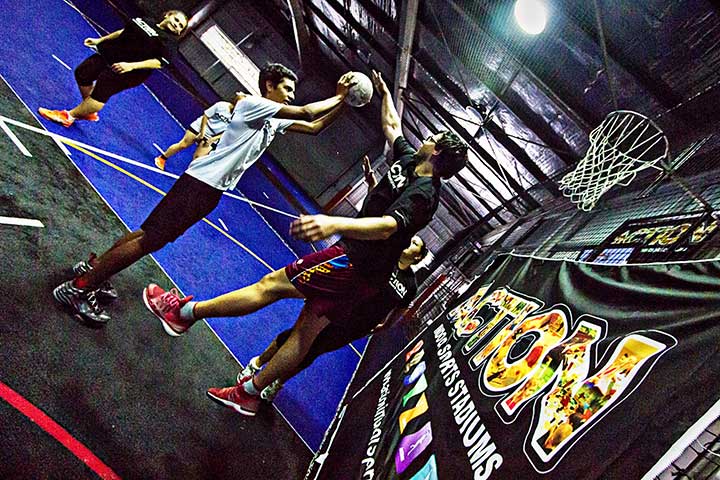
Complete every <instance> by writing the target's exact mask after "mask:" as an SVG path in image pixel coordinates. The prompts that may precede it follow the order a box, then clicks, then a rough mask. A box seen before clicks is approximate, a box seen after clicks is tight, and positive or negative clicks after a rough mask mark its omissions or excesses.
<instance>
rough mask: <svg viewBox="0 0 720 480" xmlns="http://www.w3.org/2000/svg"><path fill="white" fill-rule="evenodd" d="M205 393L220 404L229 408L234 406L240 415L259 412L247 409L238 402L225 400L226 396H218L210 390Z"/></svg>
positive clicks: (248, 415)
mask: <svg viewBox="0 0 720 480" xmlns="http://www.w3.org/2000/svg"><path fill="white" fill-rule="evenodd" d="M205 394H206V395H207V396H208V397H209V398H210V400H212V401H213V402H216V403H219V404H220V405H222V406H224V407H228V408H232V409H233V410H235V411H236V412H238V413H239V414H240V415H245V416H246V417H254V416H255V414H256V413H257V412H253V411H252V410H245V409H244V408H242V407H241V406H240V405H238V404H237V403H233V402H231V401H229V400H225V399H224V398H220V397H216V396H215V395H213V394H212V393H210V392H205Z"/></svg>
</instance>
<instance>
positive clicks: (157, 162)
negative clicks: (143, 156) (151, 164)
mask: <svg viewBox="0 0 720 480" xmlns="http://www.w3.org/2000/svg"><path fill="white" fill-rule="evenodd" d="M166 161H167V160H166V159H165V158H163V157H162V156H160V155H158V156H157V157H155V166H156V167H158V168H159V169H160V170H165V162H166Z"/></svg>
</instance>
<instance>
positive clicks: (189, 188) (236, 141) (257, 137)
mask: <svg viewBox="0 0 720 480" xmlns="http://www.w3.org/2000/svg"><path fill="white" fill-rule="evenodd" d="M296 81H297V77H296V76H295V74H294V73H293V72H292V70H290V69H288V68H287V67H285V66H283V65H280V64H269V65H266V66H265V67H263V68H262V69H261V70H260V79H259V87H260V91H261V93H262V96H261V97H258V96H247V97H245V98H243V99H242V100H240V101H239V102H238V103H237V105H236V106H235V109H234V111H233V115H232V118H231V120H230V124H229V125H228V127H227V129H226V131H225V133H224V134H223V136H222V137H221V138H220V141H219V142H218V145H217V148H216V149H215V150H214V151H213V152H212V153H210V154H209V155H206V156H204V157H200V158H198V159H197V160H195V161H194V162H192V163H191V164H190V166H189V168H188V169H187V170H186V171H185V173H184V174H183V175H181V176H180V178H179V179H178V180H177V182H175V184H174V185H173V186H172V188H171V189H170V191H169V192H168V193H167V195H166V196H165V197H163V199H162V200H161V201H160V203H159V204H158V205H157V206H156V207H155V209H154V210H153V211H152V212H151V213H150V215H149V216H148V218H147V219H146V220H145V222H144V223H143V224H142V225H141V227H140V229H139V230H136V231H134V232H130V233H128V234H126V235H125V236H123V237H122V238H121V239H119V240H118V241H117V242H115V244H114V245H113V246H112V247H111V248H110V249H109V250H108V251H106V252H105V253H103V254H102V255H100V256H99V257H95V256H94V255H91V256H90V259H89V260H88V261H87V262H85V261H82V262H79V263H78V264H76V265H75V267H74V268H73V270H74V271H75V274H76V276H75V278H73V279H71V280H68V281H66V282H64V283H62V284H61V285H59V286H58V287H57V288H55V290H54V291H53V296H54V297H55V299H56V300H57V301H58V302H59V303H61V304H63V305H65V306H67V307H68V309H69V310H70V311H71V312H72V314H73V315H74V316H75V317H78V318H79V319H80V320H81V321H83V322H85V323H86V324H88V325H90V326H100V325H103V324H105V323H107V322H108V321H109V320H110V316H109V315H108V314H107V313H106V312H105V310H104V309H103V308H102V306H101V305H100V301H102V300H103V296H105V297H110V298H112V297H114V296H116V294H114V290H113V289H112V287H111V286H109V283H108V281H109V279H110V277H111V276H112V275H114V274H116V273H118V272H120V271H122V270H124V269H125V268H127V267H129V266H130V265H132V264H134V263H135V262H137V261H138V260H140V259H141V258H142V257H144V256H145V255H148V254H150V253H152V252H154V251H156V250H159V249H160V248H162V247H163V246H165V245H166V244H167V243H170V242H173V241H174V240H175V239H177V238H178V237H179V236H180V235H182V234H183V233H184V232H185V230H187V229H188V228H190V227H191V226H192V225H194V224H195V223H197V222H199V221H200V220H201V219H202V218H203V217H205V216H206V215H208V214H209V213H210V212H212V211H213V209H215V207H216V206H217V204H218V203H219V201H220V198H221V197H222V194H223V192H224V191H225V190H229V189H232V188H235V186H236V185H237V183H238V181H239V180H240V177H241V176H242V174H243V172H244V171H245V170H247V169H248V168H249V167H250V166H251V165H252V164H253V163H255V161H256V160H257V159H258V158H259V157H260V155H262V153H263V152H264V151H265V149H266V148H267V147H268V145H270V142H272V140H273V138H274V137H275V134H276V133H284V132H285V131H286V130H290V131H293V132H299V133H305V134H313V135H316V134H318V133H319V132H320V131H322V130H323V129H324V128H325V127H327V126H328V125H329V124H330V123H331V122H332V121H333V120H334V119H335V118H336V117H337V115H338V114H339V112H340V109H341V108H342V105H343V100H344V99H345V97H346V96H347V93H348V90H349V88H350V87H351V86H352V84H353V78H352V74H345V75H343V76H342V77H341V78H340V80H338V83H337V89H336V94H335V95H334V96H332V97H330V98H327V99H325V100H321V101H319V102H314V103H309V104H307V105H305V106H301V107H300V106H291V105H290V103H291V102H292V101H293V100H294V99H295V82H296ZM104 294H108V295H104Z"/></svg>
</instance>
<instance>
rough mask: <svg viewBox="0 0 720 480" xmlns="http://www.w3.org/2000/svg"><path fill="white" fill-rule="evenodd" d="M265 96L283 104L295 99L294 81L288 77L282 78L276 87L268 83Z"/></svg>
mask: <svg viewBox="0 0 720 480" xmlns="http://www.w3.org/2000/svg"><path fill="white" fill-rule="evenodd" d="M267 98H268V99H269V100H272V101H274V102H278V103H284V104H285V105H289V104H291V103H292V102H293V101H294V100H295V82H294V81H292V80H290V79H289V78H283V79H282V81H280V83H278V84H277V86H276V87H273V86H272V84H268V93H267Z"/></svg>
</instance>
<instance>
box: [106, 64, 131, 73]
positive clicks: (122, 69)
mask: <svg viewBox="0 0 720 480" xmlns="http://www.w3.org/2000/svg"><path fill="white" fill-rule="evenodd" d="M110 68H112V71H113V72H115V73H128V72H132V70H133V67H132V64H131V63H128V62H118V63H113V65H112V67H110Z"/></svg>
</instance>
